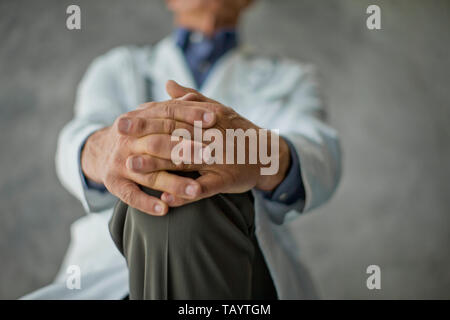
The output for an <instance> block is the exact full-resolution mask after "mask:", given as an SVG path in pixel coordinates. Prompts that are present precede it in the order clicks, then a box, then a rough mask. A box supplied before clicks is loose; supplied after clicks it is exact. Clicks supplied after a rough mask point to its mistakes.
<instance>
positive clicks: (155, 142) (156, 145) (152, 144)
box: [147, 137, 161, 154]
mask: <svg viewBox="0 0 450 320" xmlns="http://www.w3.org/2000/svg"><path fill="white" fill-rule="evenodd" d="M160 148H161V143H160V139H158V138H152V137H151V138H149V139H148V141H147V152H148V153H150V154H155V153H156V152H158V150H160Z"/></svg>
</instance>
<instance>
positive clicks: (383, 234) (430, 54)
mask: <svg viewBox="0 0 450 320" xmlns="http://www.w3.org/2000/svg"><path fill="white" fill-rule="evenodd" d="M71 3H76V4H79V5H80V6H81V8H82V28H83V29H82V31H68V30H66V28H65V19H66V14H65V9H66V8H67V6H68V5H69V4H71ZM371 3H376V4H379V5H380V6H381V8H382V28H383V29H382V30H381V31H369V30H367V29H366V28H365V19H366V17H367V15H366V14H365V9H366V8H367V6H368V5H369V4H371ZM171 27H172V26H171V16H170V14H169V12H167V10H166V9H165V6H164V2H163V1H162V0H158V1H156V0H152V1H151V0H127V1H118V0H114V1H113V0H108V1H106V0H101V1H73V2H72V1H70V2H69V1H61V0H54V1H49V0H45V1H18V0H14V1H5V0H2V1H0V107H1V117H0V125H1V135H0V150H1V167H0V298H3V299H5V298H17V297H19V296H21V295H23V294H25V293H27V292H29V291H30V290H34V289H36V288H38V287H40V286H42V285H44V284H46V283H48V282H50V281H51V280H52V277H53V276H54V275H55V273H56V271H57V269H58V266H59V263H60V262H61V259H62V257H63V254H64V252H65V250H66V248H67V245H68V243H69V225H70V223H71V222H73V221H74V220H75V219H76V218H78V217H80V216H81V215H82V214H83V213H82V207H81V205H80V204H79V203H78V202H77V201H76V200H75V199H74V198H73V197H72V196H70V195H69V194H68V193H67V192H66V191H65V190H64V189H63V188H62V187H61V185H60V184H59V182H58V180H57V178H56V175H55V173H54V160H53V158H54V153H55V147H56V139H57V134H58V131H59V130H60V129H61V128H62V126H63V125H64V123H65V122H67V121H68V120H69V119H70V118H71V116H72V105H73V101H74V95H75V88H76V85H77V83H78V82H79V80H80V78H81V77H82V75H83V73H84V71H85V69H86V68H87V66H88V64H89V63H90V61H91V60H92V59H93V58H95V57H96V56H98V55H100V54H102V53H104V52H105V51H107V50H108V49H110V48H112V47H115V46H118V45H122V44H135V43H138V44H145V43H149V42H150V43H152V42H155V41H156V40H158V39H160V38H161V37H163V36H165V35H166V34H168V33H169V32H170V31H171ZM242 27H243V31H244V38H245V40H247V41H248V42H250V43H251V44H253V45H255V46H258V47H259V48H261V51H262V52H264V53H282V54H284V55H286V56H289V57H291V58H296V59H301V60H306V61H309V62H313V63H315V64H316V65H317V66H318V67H319V69H320V71H321V74H322V83H323V88H324V92H325V95H326V98H327V101H328V104H329V113H330V121H331V123H332V124H333V125H334V126H335V127H336V128H337V129H338V130H339V132H340V134H341V137H342V144H343V151H344V155H345V159H344V176H343V178H342V181H341V185H340V187H339V189H338V191H337V193H336V195H335V197H334V198H333V199H332V201H330V202H329V203H328V204H327V205H325V206H324V207H322V208H320V209H319V210H316V211H315V212H313V213H311V214H309V215H305V216H302V217H301V218H299V219H298V220H297V221H295V222H294V223H293V224H292V225H291V228H293V229H294V231H295V234H296V237H298V239H299V243H300V255H301V256H302V258H303V261H304V262H305V264H306V265H307V266H308V267H309V269H310V272H311V274H312V276H313V278H314V280H315V282H316V285H317V287H318V290H319V292H320V294H321V296H322V297H323V298H331V299H335V298H344V299H348V298H368V299H372V298H373V299H377V298H402V299H403V298H426V299H428V298H450V248H449V246H450V165H449V164H450V143H449V138H450V106H449V103H450V90H449V85H450V81H449V80H450V79H449V78H450V76H449V71H450V52H449V49H450V44H449V30H450V2H449V1H445V0H442V1H438V0H433V1H425V0H422V1H420V0H414V1H413V0H408V1H406V0H395V1H394V0H392V1H377V0H373V1H367V0H333V1H314V0H289V1H288V0H279V1H264V0H260V1H259V3H257V4H256V5H255V6H254V8H253V9H252V11H251V12H249V13H248V16H247V20H246V21H245V23H244V24H243V26H242ZM370 264H377V265H379V266H380V267H381V270H382V289H381V290H378V291H369V290H368V289H367V288H366V286H365V281H366V277H367V275H366V273H365V271H366V267H367V266H368V265H370Z"/></svg>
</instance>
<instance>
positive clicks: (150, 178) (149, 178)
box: [145, 173, 158, 187]
mask: <svg viewBox="0 0 450 320" xmlns="http://www.w3.org/2000/svg"><path fill="white" fill-rule="evenodd" d="M157 177H158V174H157V173H149V174H147V175H146V177H145V183H146V185H147V186H148V187H152V186H154V185H155V183H156V179H157Z"/></svg>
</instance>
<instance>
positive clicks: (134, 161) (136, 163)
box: [131, 157, 144, 169]
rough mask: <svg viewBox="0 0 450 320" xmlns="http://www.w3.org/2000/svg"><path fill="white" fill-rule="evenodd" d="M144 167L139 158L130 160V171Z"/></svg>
mask: <svg viewBox="0 0 450 320" xmlns="http://www.w3.org/2000/svg"><path fill="white" fill-rule="evenodd" d="M143 165H144V161H143V160H142V158H141V157H134V158H133V159H132V160H131V169H141V168H142V166H143Z"/></svg>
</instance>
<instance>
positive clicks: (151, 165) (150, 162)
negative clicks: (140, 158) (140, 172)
mask: <svg viewBox="0 0 450 320" xmlns="http://www.w3.org/2000/svg"><path fill="white" fill-rule="evenodd" d="M144 167H145V168H146V169H147V170H148V171H156V169H157V163H156V161H155V159H153V158H148V159H146V160H144Z"/></svg>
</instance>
